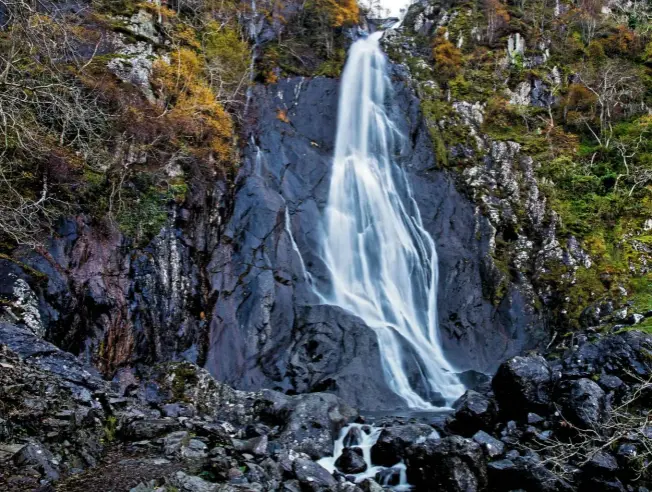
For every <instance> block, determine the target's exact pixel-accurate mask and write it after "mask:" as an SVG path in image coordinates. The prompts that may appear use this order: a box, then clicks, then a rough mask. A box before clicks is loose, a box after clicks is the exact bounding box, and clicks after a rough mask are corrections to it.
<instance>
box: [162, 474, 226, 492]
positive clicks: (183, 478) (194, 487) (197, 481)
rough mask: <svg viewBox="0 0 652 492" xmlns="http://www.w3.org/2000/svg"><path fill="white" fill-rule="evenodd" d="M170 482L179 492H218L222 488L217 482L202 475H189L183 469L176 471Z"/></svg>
mask: <svg viewBox="0 0 652 492" xmlns="http://www.w3.org/2000/svg"><path fill="white" fill-rule="evenodd" d="M169 483H170V485H171V486H173V487H176V488H177V489H178V490H179V492H217V491H218V490H220V488H219V486H218V485H217V484H215V483H211V482H207V481H206V480H204V479H202V478H200V477H195V476H192V475H187V474H186V473H184V472H182V471H178V472H176V473H175V474H174V475H173V476H172V477H171V478H170V480H169Z"/></svg>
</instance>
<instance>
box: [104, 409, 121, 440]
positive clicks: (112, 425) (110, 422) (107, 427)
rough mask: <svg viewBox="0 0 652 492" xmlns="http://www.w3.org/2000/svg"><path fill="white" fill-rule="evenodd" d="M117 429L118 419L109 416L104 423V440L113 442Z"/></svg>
mask: <svg viewBox="0 0 652 492" xmlns="http://www.w3.org/2000/svg"><path fill="white" fill-rule="evenodd" d="M117 427H118V419H117V418H116V417H115V416H113V415H109V416H108V417H107V418H106V420H105V421H104V439H105V440H106V441H107V442H113V441H115V435H116V429H117Z"/></svg>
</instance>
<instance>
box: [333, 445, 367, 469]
mask: <svg viewBox="0 0 652 492" xmlns="http://www.w3.org/2000/svg"><path fill="white" fill-rule="evenodd" d="M335 466H336V467H337V468H338V469H339V470H340V471H341V472H343V473H351V474H356V473H362V472H363V471H365V470H366V469H367V464H366V463H365V461H364V458H363V457H362V450H361V449H360V448H344V449H343V450H342V455H341V456H340V457H339V458H337V461H335Z"/></svg>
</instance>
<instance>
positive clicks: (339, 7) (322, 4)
mask: <svg viewBox="0 0 652 492" xmlns="http://www.w3.org/2000/svg"><path fill="white" fill-rule="evenodd" d="M307 7H308V8H310V7H312V8H314V10H316V11H317V12H318V13H320V14H322V15H323V16H325V17H326V20H327V22H328V24H329V25H330V26H331V27H342V26H345V25H350V24H357V23H358V22H359V21H360V8H359V7H358V2H357V1H356V0H314V2H313V4H312V5H307Z"/></svg>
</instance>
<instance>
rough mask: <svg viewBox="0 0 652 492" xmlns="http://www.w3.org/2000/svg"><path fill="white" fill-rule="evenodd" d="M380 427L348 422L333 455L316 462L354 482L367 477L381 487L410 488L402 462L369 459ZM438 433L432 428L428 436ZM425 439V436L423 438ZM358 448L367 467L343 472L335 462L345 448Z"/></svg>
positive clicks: (400, 489) (432, 436) (433, 436)
mask: <svg viewBox="0 0 652 492" xmlns="http://www.w3.org/2000/svg"><path fill="white" fill-rule="evenodd" d="M382 430H383V428H382V427H375V426H373V425H368V424H349V425H347V426H346V427H344V428H343V429H342V431H341V432H340V436H339V438H338V439H337V440H336V441H335V444H334V449H333V456H328V457H326V458H322V459H321V460H319V461H318V463H319V464H320V465H321V466H323V467H324V468H325V469H326V470H328V471H329V472H330V473H334V472H335V471H339V472H340V473H342V474H343V475H346V476H347V477H351V478H352V479H353V481H354V482H355V483H359V482H362V481H363V480H365V479H367V478H372V479H374V480H375V481H376V482H378V483H379V484H380V485H382V486H383V487H386V488H388V489H390V490H395V491H397V492H400V491H405V490H412V487H411V486H410V484H408V481H407V474H406V467H405V464H404V463H403V462H399V463H396V464H395V465H394V466H391V467H387V466H379V465H374V464H373V463H372V461H371V448H372V447H373V445H374V444H376V442H377V441H378V437H379V436H380V433H381V432H382ZM438 437H439V435H438V434H437V431H436V430H434V429H433V430H432V435H431V436H428V438H429V439H430V438H432V439H436V438H438ZM424 440H425V438H424ZM347 447H348V448H359V449H360V450H361V451H362V457H363V459H364V462H365V463H366V465H367V467H366V469H365V470H364V471H363V472H360V473H356V474H349V473H343V472H342V471H341V470H338V468H337V466H336V463H337V460H338V458H339V457H340V456H342V453H343V451H344V449H345V448H347Z"/></svg>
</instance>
